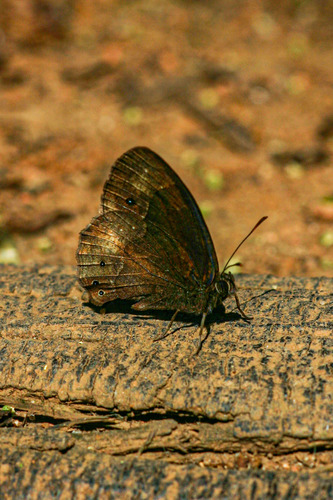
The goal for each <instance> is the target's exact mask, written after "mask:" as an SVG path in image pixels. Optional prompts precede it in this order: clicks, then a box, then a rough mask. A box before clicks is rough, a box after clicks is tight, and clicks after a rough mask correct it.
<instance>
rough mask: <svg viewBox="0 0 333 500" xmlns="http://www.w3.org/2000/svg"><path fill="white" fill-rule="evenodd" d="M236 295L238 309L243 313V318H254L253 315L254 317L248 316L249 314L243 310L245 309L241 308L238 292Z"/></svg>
mask: <svg viewBox="0 0 333 500" xmlns="http://www.w3.org/2000/svg"><path fill="white" fill-rule="evenodd" d="M234 297H235V301H236V304H237V309H238V310H239V312H240V313H241V315H242V318H244V319H247V320H249V319H253V317H252V316H247V315H246V314H245V312H244V311H243V309H242V308H241V305H240V302H239V298H238V295H237V293H236V292H235V293H234Z"/></svg>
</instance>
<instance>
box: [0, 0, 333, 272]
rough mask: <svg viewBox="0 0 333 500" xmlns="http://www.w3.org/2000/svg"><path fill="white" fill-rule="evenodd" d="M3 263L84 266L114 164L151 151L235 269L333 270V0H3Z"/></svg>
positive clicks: (0, 137) (0, 74)
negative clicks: (79, 257) (235, 258)
mask: <svg viewBox="0 0 333 500" xmlns="http://www.w3.org/2000/svg"><path fill="white" fill-rule="evenodd" d="M1 5H2V7H1V13H0V89H1V97H0V99H1V107H0V158H1V165H0V185H1V198H0V213H1V251H0V260H1V261H2V262H8V261H9V262H15V263H38V264H44V263H49V264H74V263H75V250H76V246H77V240H78V233H79V231H80V230H81V229H82V228H83V227H84V226H86V225H87V223H88V222H89V221H90V219H91V218H92V216H94V215H96V213H97V211H98V204H99V198H100V194H101V190H102V186H103V183H104V180H105V179H106V177H107V175H108V171H109V168H110V165H111V164H112V162H113V161H114V160H115V159H116V158H117V157H118V156H119V155H120V154H121V153H123V152H124V151H125V150H126V149H128V148H130V147H133V146H135V145H146V146H149V147H150V148H152V149H153V150H155V151H156V152H157V153H159V154H160V155H161V156H162V157H164V158H165V159H166V160H167V161H168V162H169V163H170V164H171V165H172V166H173V167H174V169H175V170H176V171H177V172H178V173H179V174H180V176H181V177H182V179H183V180H184V181H185V183H186V184H187V185H188V186H189V188H190V190H191V191H192V192H193V194H194V196H195V198H196V200H197V201H198V203H199V205H200V206H201V207H202V209H203V211H204V214H205V217H206V220H207V223H208V226H209V228H210V230H211V233H212V236H213V240H214V242H215V246H216V251H217V254H218V257H219V260H220V262H221V263H222V262H223V261H225V259H226V258H227V257H228V256H229V255H230V253H231V252H232V251H233V249H234V248H235V246H236V245H237V244H238V242H239V241H240V240H241V239H242V237H243V236H244V235H245V234H246V233H247V232H248V231H249V229H250V228H251V227H252V226H253V225H254V223H255V222H256V221H257V220H258V219H259V218H260V217H261V216H263V215H268V216H269V219H268V221H267V222H266V223H265V224H264V226H262V227H261V228H260V229H259V230H258V231H257V232H256V234H255V235H254V236H253V237H252V238H251V239H250V240H249V241H248V242H247V243H246V245H244V247H243V248H242V249H241V250H240V252H239V258H240V259H241V260H242V261H243V263H244V268H243V269H244V271H245V272H249V273H254V272H261V273H273V274H277V275H280V276H284V275H291V274H293V275H305V276H318V275H326V276H332V275H333V252H332V248H333V246H332V245H333V234H332V221H333V201H332V200H333V183H332V151H333V142H332V136H333V101H332V93H333V92H332V91H333V87H332V85H333V66H332V64H331V62H332V22H333V7H332V3H330V2H314V1H308V2H291V1H283V2H278V6H277V4H276V2H269V1H266V2H262V4H257V3H256V2H247V1H242V2H239V1H237V2H236V1H231V2H218V1H213V2H207V3H203V2H189V1H185V0H183V1H180V0H179V1H178V2H173V3H171V2H170V3H169V2H157V1H153V0H151V1H147V0H145V1H136V2H112V1H110V2H105V1H102V0H99V1H96V2H78V1H73V2H64V1H60V2H59V1H53V0H26V1H24V2H18V1H14V2H13V1H12V0H3V2H2V4H1Z"/></svg>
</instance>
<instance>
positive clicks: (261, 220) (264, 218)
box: [222, 215, 268, 274]
mask: <svg viewBox="0 0 333 500" xmlns="http://www.w3.org/2000/svg"><path fill="white" fill-rule="evenodd" d="M267 218H268V217H267V215H266V216H265V217H261V219H260V220H259V221H258V222H257V224H256V225H255V226H254V227H253V228H252V229H251V231H250V232H249V233H248V234H247V235H246V236H245V238H244V239H242V241H241V242H240V244H239V245H238V246H237V247H236V249H235V250H234V251H233V252H232V254H231V255H230V257H229V259H228V261H227V263H226V265H225V266H224V268H223V271H222V274H223V273H224V271H225V270H226V269H227V268H228V267H231V266H228V264H229V262H230V261H231V259H232V258H233V256H234V255H235V253H236V252H237V250H239V248H240V247H241V246H242V245H243V243H244V242H245V241H246V240H247V239H248V237H249V236H251V234H252V233H253V231H255V230H256V229H257V227H258V226H260V224H262V223H263V222H264V220H266V219H267ZM234 265H238V263H237V264H234Z"/></svg>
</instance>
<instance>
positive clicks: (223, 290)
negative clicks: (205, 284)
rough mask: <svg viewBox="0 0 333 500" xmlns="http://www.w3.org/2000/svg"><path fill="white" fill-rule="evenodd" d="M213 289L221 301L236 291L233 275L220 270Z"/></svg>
mask: <svg viewBox="0 0 333 500" xmlns="http://www.w3.org/2000/svg"><path fill="white" fill-rule="evenodd" d="M215 290H216V291H217V293H218V295H219V299H220V301H221V302H223V301H224V300H225V299H226V298H227V297H228V296H229V295H233V294H235V292H236V283H235V278H234V277H233V275H232V274H231V273H230V272H228V273H225V272H222V273H221V274H220V278H219V280H218V281H217V282H216V283H215Z"/></svg>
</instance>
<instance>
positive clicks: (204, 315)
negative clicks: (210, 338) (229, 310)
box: [195, 312, 208, 356]
mask: <svg viewBox="0 0 333 500" xmlns="http://www.w3.org/2000/svg"><path fill="white" fill-rule="evenodd" d="M206 318H207V312H204V313H203V315H202V318H201V323H200V329H199V346H198V349H197V350H196V351H195V356H196V355H197V354H199V352H200V351H201V347H202V343H203V341H204V340H206V338H207V335H208V334H207V335H206V337H205V338H204V339H203V340H202V332H203V329H204V326H205V321H206Z"/></svg>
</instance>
